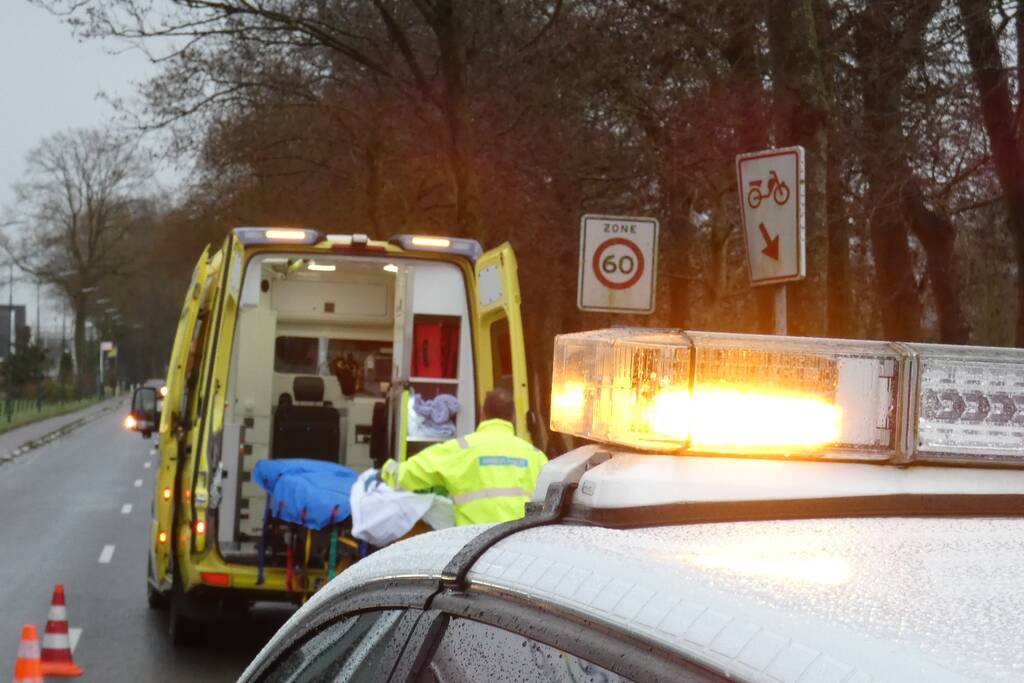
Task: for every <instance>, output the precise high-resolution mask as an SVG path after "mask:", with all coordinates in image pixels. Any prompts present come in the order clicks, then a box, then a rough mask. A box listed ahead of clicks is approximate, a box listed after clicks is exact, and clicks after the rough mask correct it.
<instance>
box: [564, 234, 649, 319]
mask: <svg viewBox="0 0 1024 683" xmlns="http://www.w3.org/2000/svg"><path fill="white" fill-rule="evenodd" d="M657 263H658V221H657V220H655V219H653V218H635V217H628V216H594V215H589V214H588V215H586V216H584V217H583V219H582V220H581V221H580V273H579V289H578V292H577V298H576V304H577V305H578V306H579V308H580V310H583V311H609V312H613V313H651V312H652V311H654V286H655V271H656V270H657Z"/></svg>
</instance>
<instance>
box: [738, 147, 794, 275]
mask: <svg viewBox="0 0 1024 683" xmlns="http://www.w3.org/2000/svg"><path fill="white" fill-rule="evenodd" d="M736 174H737V180H738V187H739V195H740V196H739V200H740V214H741V215H742V217H743V227H744V230H743V235H744V238H745V239H746V245H747V265H748V268H749V273H750V284H752V285H766V284H776V283H782V282H789V281H792V280H801V279H803V278H804V277H805V276H806V272H807V265H806V246H805V241H806V237H805V232H806V231H805V227H804V150H803V148H802V147H787V148H785V149H773V150H767V151H763V152H753V153H751V154H740V155H738V156H737V157H736Z"/></svg>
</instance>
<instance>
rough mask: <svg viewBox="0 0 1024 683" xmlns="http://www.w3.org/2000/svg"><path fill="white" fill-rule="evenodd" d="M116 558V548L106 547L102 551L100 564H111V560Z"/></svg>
mask: <svg viewBox="0 0 1024 683" xmlns="http://www.w3.org/2000/svg"><path fill="white" fill-rule="evenodd" d="M113 557H114V546H112V545H105V546H103V550H101V551H100V564H110V560H111V558H113Z"/></svg>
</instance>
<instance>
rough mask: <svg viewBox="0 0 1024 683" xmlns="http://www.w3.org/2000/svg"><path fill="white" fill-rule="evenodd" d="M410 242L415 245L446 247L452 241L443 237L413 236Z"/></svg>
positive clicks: (450, 244)
mask: <svg viewBox="0 0 1024 683" xmlns="http://www.w3.org/2000/svg"><path fill="white" fill-rule="evenodd" d="M412 243H413V245H414V246H417V247H437V248H440V249H447V248H448V247H450V246H452V241H451V240H450V239H447V238H444V237H413V238H412Z"/></svg>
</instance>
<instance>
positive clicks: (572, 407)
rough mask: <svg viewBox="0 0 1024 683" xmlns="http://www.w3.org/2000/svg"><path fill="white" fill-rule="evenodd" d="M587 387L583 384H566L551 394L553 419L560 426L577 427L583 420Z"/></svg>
mask: <svg viewBox="0 0 1024 683" xmlns="http://www.w3.org/2000/svg"><path fill="white" fill-rule="evenodd" d="M585 406H586V386H585V385H584V384H583V382H565V383H564V384H562V385H561V386H559V387H556V388H555V391H553V392H552V393H551V419H552V421H554V422H556V423H560V424H566V425H575V424H576V422H577V421H578V420H581V419H582V418H583V409H584V407H585Z"/></svg>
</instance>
